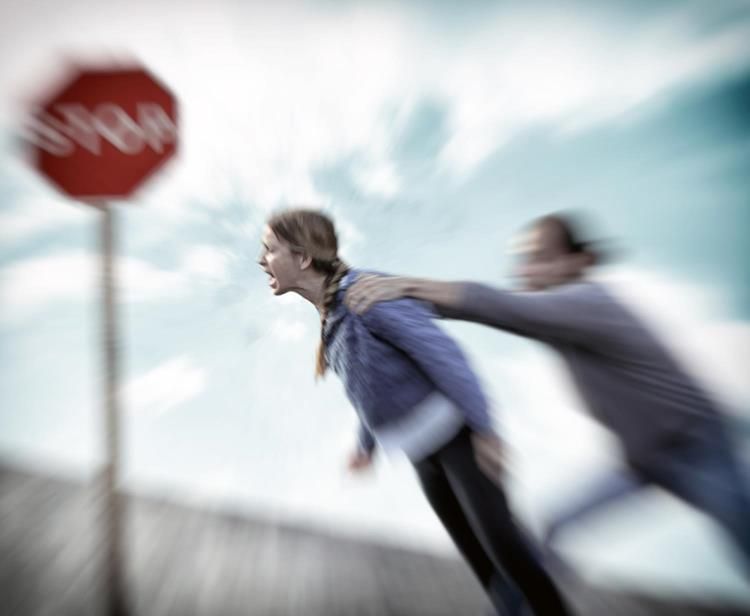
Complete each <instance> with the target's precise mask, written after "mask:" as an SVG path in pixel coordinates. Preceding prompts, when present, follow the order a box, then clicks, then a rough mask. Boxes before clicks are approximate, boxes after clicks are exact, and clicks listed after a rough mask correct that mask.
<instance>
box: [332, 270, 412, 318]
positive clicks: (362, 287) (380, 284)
mask: <svg viewBox="0 0 750 616" xmlns="http://www.w3.org/2000/svg"><path fill="white" fill-rule="evenodd" d="M405 281H406V279H405V278H401V277H398V276H372V275H369V276H362V277H361V278H358V279H357V280H356V282H354V284H353V285H351V287H349V288H348V289H347V291H346V295H345V296H344V303H345V304H346V306H347V308H349V310H351V311H352V312H356V313H357V314H362V313H364V312H367V310H369V309H370V307H372V305H373V304H377V303H378V302H387V301H390V300H394V299H401V298H402V297H406V282H405Z"/></svg>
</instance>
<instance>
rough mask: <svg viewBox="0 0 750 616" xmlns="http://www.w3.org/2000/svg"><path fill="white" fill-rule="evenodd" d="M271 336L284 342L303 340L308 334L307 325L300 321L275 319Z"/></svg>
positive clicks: (271, 327) (272, 323)
mask: <svg viewBox="0 0 750 616" xmlns="http://www.w3.org/2000/svg"><path fill="white" fill-rule="evenodd" d="M269 329H270V332H271V335H272V336H274V337H275V338H277V339H279V340H283V341H284V342H290V341H291V342H294V341H296V340H301V339H302V338H303V337H304V336H305V334H306V333H307V329H308V328H307V325H305V323H304V322H302V321H300V320H289V319H285V318H278V319H274V320H273V321H272V322H271V326H270V328H269Z"/></svg>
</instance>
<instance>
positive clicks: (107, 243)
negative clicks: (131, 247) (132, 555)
mask: <svg viewBox="0 0 750 616" xmlns="http://www.w3.org/2000/svg"><path fill="white" fill-rule="evenodd" d="M100 209H101V211H102V219H101V237H100V242H101V246H100V247H101V259H102V271H101V274H102V289H103V296H102V299H103V305H102V308H103V311H102V312H103V319H102V326H103V334H104V335H103V341H104V366H105V379H104V387H105V392H104V399H105V426H104V429H105V455H106V460H105V465H104V471H103V482H102V486H103V491H104V494H103V497H104V498H103V503H104V531H105V532H104V534H105V536H104V544H105V549H106V553H105V555H104V575H105V580H106V584H105V586H106V588H105V590H106V595H105V600H106V604H107V612H106V613H107V614H108V616H125V615H126V614H128V610H127V597H126V593H125V587H124V578H123V566H122V565H123V552H122V501H121V495H120V494H119V492H118V487H119V486H118V482H119V472H120V425H119V421H120V409H119V398H118V383H119V368H120V365H119V356H118V350H119V349H118V343H117V340H118V337H117V318H116V317H117V313H116V306H117V302H116V295H115V294H116V289H115V268H114V253H115V240H116V238H115V220H114V212H113V211H112V204H110V203H106V202H104V203H101V204H100Z"/></svg>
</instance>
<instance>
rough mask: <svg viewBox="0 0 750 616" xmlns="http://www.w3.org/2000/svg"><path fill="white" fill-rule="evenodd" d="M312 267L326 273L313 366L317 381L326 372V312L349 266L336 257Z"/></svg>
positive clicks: (330, 306)
mask: <svg viewBox="0 0 750 616" xmlns="http://www.w3.org/2000/svg"><path fill="white" fill-rule="evenodd" d="M313 265H314V266H317V267H318V268H319V269H325V270H327V271H328V275H327V276H326V284H325V288H324V289H323V310H322V311H321V317H320V343H319V344H318V355H317V361H316V365H315V378H316V380H317V379H319V378H321V377H323V376H325V373H326V370H328V362H327V361H326V354H325V342H324V340H323V331H324V329H325V325H326V320H327V319H328V311H329V310H330V309H331V308H332V307H333V301H334V299H335V298H336V292H337V291H338V290H339V283H340V282H341V279H342V278H343V277H344V276H345V275H346V272H348V271H349V266H348V265H347V264H346V263H344V262H343V261H342V260H341V259H339V258H338V257H337V258H335V259H334V260H333V261H329V262H325V263H318V264H315V263H313Z"/></svg>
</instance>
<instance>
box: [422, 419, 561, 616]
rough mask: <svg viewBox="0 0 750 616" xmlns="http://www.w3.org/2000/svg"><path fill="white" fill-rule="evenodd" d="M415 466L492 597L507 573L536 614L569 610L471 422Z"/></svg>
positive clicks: (551, 615) (430, 498)
mask: <svg viewBox="0 0 750 616" xmlns="http://www.w3.org/2000/svg"><path fill="white" fill-rule="evenodd" d="M414 468H415V470H416V472H417V476H418V477H419V481H420V483H421V485H422V489H423V490H424V493H425V495H426V497H427V500H428V501H429V503H430V505H431V506H432V508H433V510H434V511H435V513H436V514H437V516H438V517H439V518H440V520H441V522H442V523H443V526H445V529H446V530H447V531H448V533H449V534H450V536H451V538H452V539H453V541H454V543H455V544H456V547H457V548H458V550H459V552H461V554H462V555H463V557H464V558H465V559H466V561H467V562H468V564H469V566H470V567H471V569H472V571H473V572H474V574H475V575H476V576H477V578H478V579H479V581H480V583H481V584H482V586H483V587H484V588H485V589H486V590H487V592H488V594H490V596H491V597H492V595H493V594H496V593H493V592H491V588H492V587H493V586H494V585H496V584H497V583H498V582H499V580H501V579H503V578H504V577H505V576H507V578H509V579H510V581H511V582H512V583H513V584H515V585H516V586H517V588H518V589H520V591H521V592H522V593H523V595H524V597H525V598H526V601H527V602H528V604H529V605H530V606H531V607H532V608H533V610H534V613H535V614H538V615H540V616H556V615H558V614H569V611H568V610H567V609H566V608H565V606H564V603H563V599H562V597H561V595H560V593H559V592H558V590H557V588H556V587H555V585H554V583H553V582H552V579H551V578H550V577H549V575H548V574H547V572H546V571H545V570H544V568H543V567H542V566H541V564H540V563H539V560H538V559H537V558H536V556H535V555H534V552H533V551H532V549H531V548H530V547H529V544H528V542H527V540H526V539H525V538H524V536H523V534H522V532H521V531H520V529H519V528H518V527H517V526H516V524H515V522H514V520H513V516H512V515H511V512H510V510H509V509H508V503H507V500H506V498H505V494H504V493H503V490H502V489H501V488H500V487H499V486H498V485H497V484H496V483H494V482H493V481H492V480H491V479H490V478H489V477H487V475H485V474H484V472H483V471H482V470H481V469H480V468H479V466H478V465H477V463H476V460H475V458H474V450H473V447H472V443H471V432H470V430H469V428H468V426H464V428H463V429H462V430H461V431H460V432H459V433H458V434H457V435H456V436H455V437H454V438H453V439H452V440H451V441H449V442H448V443H447V444H445V445H444V446H443V447H441V448H440V449H439V450H437V451H436V452H434V453H433V454H431V455H429V456H428V457H427V458H425V459H423V460H420V461H418V462H415V463H414ZM508 590H509V591H510V590H511V589H510V588H509V589H508ZM503 609H505V608H503ZM508 609H509V608H508Z"/></svg>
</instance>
